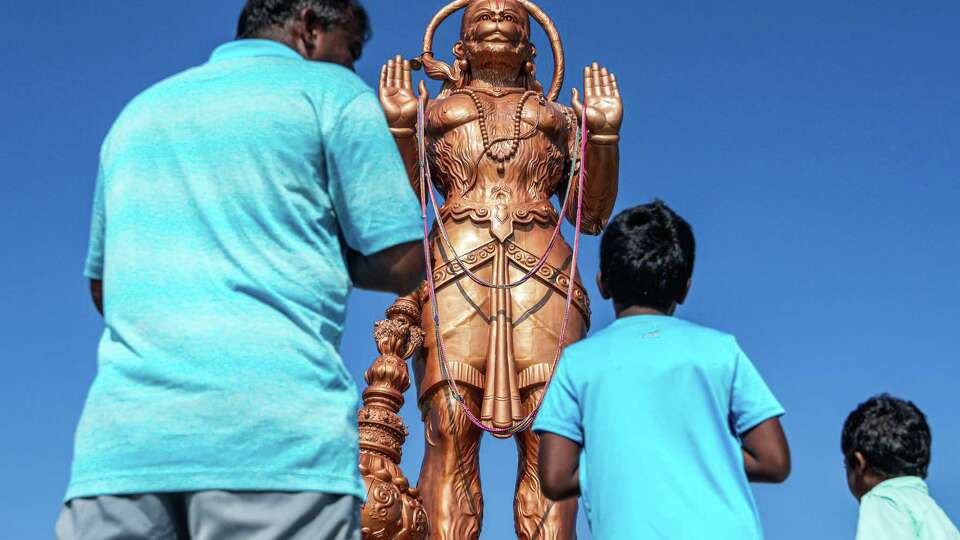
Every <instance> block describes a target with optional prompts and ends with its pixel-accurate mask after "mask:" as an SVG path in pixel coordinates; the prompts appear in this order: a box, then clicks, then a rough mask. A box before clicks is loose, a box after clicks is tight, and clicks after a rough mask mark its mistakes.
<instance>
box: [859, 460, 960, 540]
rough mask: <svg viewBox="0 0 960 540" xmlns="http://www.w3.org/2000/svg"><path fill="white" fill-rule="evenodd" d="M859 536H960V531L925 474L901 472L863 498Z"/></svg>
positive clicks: (931, 539)
mask: <svg viewBox="0 0 960 540" xmlns="http://www.w3.org/2000/svg"><path fill="white" fill-rule="evenodd" d="M856 540H960V531H958V530H957V527H956V525H954V524H953V522H952V521H950V518H949V517H947V514H946V512H944V511H943V509H942V508H940V506H939V505H938V504H937V502H936V501H935V500H933V497H931V496H930V491H929V490H928V489H927V483H926V482H924V481H923V479H922V478H920V477H917V476H901V477H898V478H891V479H889V480H885V481H883V482H881V483H879V484H877V485H876V487H874V488H873V489H871V490H870V491H869V492H868V493H867V494H866V495H864V496H863V497H862V498H861V499H860V519H859V521H858V523H857V538H856Z"/></svg>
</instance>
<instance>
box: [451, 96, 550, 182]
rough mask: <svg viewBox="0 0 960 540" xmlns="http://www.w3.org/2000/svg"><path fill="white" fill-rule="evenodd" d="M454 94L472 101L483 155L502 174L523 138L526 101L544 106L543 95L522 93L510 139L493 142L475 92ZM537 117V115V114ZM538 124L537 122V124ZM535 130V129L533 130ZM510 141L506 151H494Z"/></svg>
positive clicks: (481, 105)
mask: <svg viewBox="0 0 960 540" xmlns="http://www.w3.org/2000/svg"><path fill="white" fill-rule="evenodd" d="M453 93H454V94H464V95H466V96H469V97H470V99H471V100H473V106H474V107H476V109H477V121H478V122H479V124H480V137H481V138H482V140H483V153H484V154H485V155H486V157H487V158H489V159H491V160H493V161H495V162H496V163H497V172H498V173H500V174H501V175H502V174H504V171H505V167H504V164H505V163H506V162H508V161H510V160H511V159H513V158H514V157H515V156H516V155H517V150H519V149H520V141H521V140H522V139H523V138H524V137H523V134H522V133H521V132H520V130H521V128H522V126H523V109H524V107H525V106H526V103H527V100H528V99H530V98H537V101H538V103H539V105H540V107H544V106H546V98H544V97H543V94H540V93H538V92H534V91H532V90H528V91H526V92H524V93H523V96H521V97H520V101H518V102H517V108H516V111H514V113H513V133H512V136H511V137H510V138H506V137H503V138H500V139H495V140H493V141H491V140H490V129H489V128H488V127H487V113H486V111H485V109H484V107H483V102H482V101H480V97H479V96H478V95H477V93H476V92H474V91H473V90H471V89H469V88H463V89H460V90H455V91H454V92H453ZM538 117H539V113H538ZM537 123H538V124H539V121H538V122H537ZM534 129H536V128H534ZM506 141H510V143H511V144H510V147H509V148H508V149H506V150H503V149H500V150H497V149H494V148H493V145H495V144H497V143H500V142H506Z"/></svg>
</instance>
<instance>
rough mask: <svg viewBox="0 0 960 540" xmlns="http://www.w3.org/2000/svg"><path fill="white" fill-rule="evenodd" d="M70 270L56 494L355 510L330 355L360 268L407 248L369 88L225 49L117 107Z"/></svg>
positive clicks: (412, 231)
mask: <svg viewBox="0 0 960 540" xmlns="http://www.w3.org/2000/svg"><path fill="white" fill-rule="evenodd" d="M100 157H101V162H100V174H99V178H98V181H97V190H96V197H95V204H94V212H93V227H92V233H91V240H90V250H89V256H88V259H87V264H86V271H85V273H86V275H87V276H88V277H90V278H93V279H101V278H102V279H103V283H104V308H105V315H106V316H105V326H106V329H105V332H104V334H103V338H102V339H101V341H100V347H99V352H98V365H99V369H98V373H97V377H96V379H95V380H94V382H93V386H92V388H91V390H90V393H89V396H88V398H87V403H86V406H85V408H84V412H83V416H82V418H81V420H80V424H79V427H78V429H77V435H76V450H75V457H74V463H73V472H72V477H71V481H70V486H69V488H68V491H67V494H66V498H67V499H71V498H74V497H85V496H97V495H106V494H125V493H143V492H169V491H197V490H211V489H222V490H267V491H322V492H331V493H343V494H353V495H356V496H358V497H362V496H364V489H363V482H362V481H361V479H360V476H359V473H358V471H357V460H358V435H357V422H356V407H357V400H358V393H357V389H356V386H355V384H354V381H353V379H352V377H351V376H350V374H349V373H348V372H347V370H346V368H345V366H344V365H343V362H342V360H341V358H340V355H339V354H338V352H337V349H338V347H339V344H340V336H341V331H342V329H343V324H344V319H345V316H346V313H345V308H346V302H347V296H348V294H349V292H350V289H351V282H350V278H349V274H348V271H347V266H346V263H345V257H346V249H347V248H348V247H349V248H351V249H354V250H356V251H358V252H360V253H363V254H371V253H375V252H378V251H381V250H383V249H385V248H388V247H391V246H394V245H397V244H400V243H404V242H409V241H413V240H417V239H420V238H422V234H423V233H422V230H423V229H422V225H421V222H420V210H419V205H418V204H417V202H416V197H415V195H414V194H413V191H412V190H411V189H410V186H409V182H408V180H407V174H406V171H405V169H404V166H403V163H402V161H401V159H400V156H399V153H398V151H397V147H396V143H395V142H394V140H393V138H392V136H391V135H390V133H389V130H388V129H387V125H386V121H385V119H384V115H383V110H382V109H381V107H380V105H379V103H378V101H377V98H376V96H375V95H374V93H373V91H372V89H371V88H370V87H369V86H367V85H366V84H365V83H364V82H363V81H362V80H361V79H360V78H359V77H357V76H356V75H355V74H354V73H352V72H351V71H349V70H347V69H345V68H343V67H340V66H337V65H334V64H324V63H316V62H308V61H306V60H304V59H303V58H301V57H300V56H299V55H298V54H297V53H296V52H295V51H293V50H292V49H290V48H288V47H286V46H284V45H282V44H280V43H277V42H273V41H265V40H241V41H236V42H231V43H228V44H226V45H223V46H221V47H220V48H218V49H217V50H216V51H215V52H214V54H213V56H212V57H211V59H210V61H209V62H208V63H206V64H204V65H201V66H199V67H196V68H194V69H190V70H188V71H186V72H183V73H181V74H179V75H176V76H174V77H171V78H169V79H167V80H165V81H163V82H160V83H159V84H157V85H155V86H153V87H152V88H150V89H148V90H146V91H145V92H144V93H142V94H141V95H140V96H138V97H137V98H135V99H134V100H133V101H132V102H131V103H130V104H129V105H128V106H127V107H126V109H125V110H124V111H123V113H122V114H121V115H120V117H119V118H118V119H117V121H116V122H115V124H114V125H113V127H112V128H111V130H110V133H109V134H108V136H107V138H106V140H105V142H104V144H103V149H102V151H101V156H100Z"/></svg>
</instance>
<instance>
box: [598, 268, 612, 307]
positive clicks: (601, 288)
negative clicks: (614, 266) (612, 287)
mask: <svg viewBox="0 0 960 540" xmlns="http://www.w3.org/2000/svg"><path fill="white" fill-rule="evenodd" d="M597 289H598V290H599V291H600V297H601V298H603V299H604V300H609V299H610V291H608V290H607V286H606V285H605V284H604V282H603V272H597Z"/></svg>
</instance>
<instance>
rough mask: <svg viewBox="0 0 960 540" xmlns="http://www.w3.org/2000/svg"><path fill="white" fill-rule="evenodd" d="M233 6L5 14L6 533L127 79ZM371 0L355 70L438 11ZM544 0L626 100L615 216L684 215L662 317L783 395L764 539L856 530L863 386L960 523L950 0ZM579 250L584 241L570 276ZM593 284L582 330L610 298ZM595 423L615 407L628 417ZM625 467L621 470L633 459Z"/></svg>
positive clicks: (30, 7)
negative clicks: (686, 259) (854, 454)
mask: <svg viewBox="0 0 960 540" xmlns="http://www.w3.org/2000/svg"><path fill="white" fill-rule="evenodd" d="M241 3H242V2H241V0H203V1H201V2H198V1H195V0H190V1H188V0H169V1H166V2H142V1H130V0H97V1H93V0H80V1H71V2H67V1H62V0H53V1H46V2H16V3H10V2H8V3H7V4H6V5H7V8H6V9H5V10H4V16H3V17H2V18H0V40H2V46H0V66H3V83H2V84H0V104H2V107H3V113H2V116H0V121H2V125H3V129H2V132H0V137H2V139H0V156H2V164H3V165H2V169H0V170H2V176H3V181H2V182H0V194H2V196H0V216H2V217H3V222H4V224H5V225H4V226H3V227H2V228H0V235H2V244H0V245H2V246H3V249H2V252H0V253H2V255H0V256H2V260H3V264H0V297H3V298H4V299H5V302H4V304H3V307H2V309H0V336H2V341H3V344H4V346H3V353H2V359H0V370H2V372H0V415H2V417H0V418H2V420H0V426H2V431H0V434H2V435H0V437H2V438H0V440H2V441H3V443H2V444H0V478H2V485H3V488H2V490H0V492H2V494H0V498H2V499H0V537H2V538H4V539H11V540H16V539H35V538H48V537H49V536H50V531H51V527H52V525H53V521H54V518H55V516H56V514H57V512H58V507H59V504H60V497H61V496H62V495H63V491H64V488H65V486H66V482H67V476H68V471H69V465H70V458H71V452H72V438H73V432H74V428H75V424H76V421H77V419H78V417H79V415H80V411H81V407H82V404H83V400H84V397H85V394H86V391H87V388H88V385H89V384H90V381H91V380H92V378H93V376H94V373H95V369H96V366H95V355H94V352H95V346H96V342H97V338H98V334H99V332H100V331H101V322H100V319H99V317H98V316H97V315H96V313H95V312H94V310H93V308H92V306H91V305H90V302H89V299H88V296H87V291H86V282H85V281H84V279H83V277H82V275H81V267H82V261H83V256H84V252H85V249H86V241H87V229H88V221H89V217H90V206H91V197H92V191H93V185H94V176H95V172H96V159H97V152H98V148H99V144H100V141H101V139H102V137H103V136H104V134H105V133H106V131H107V129H108V127H109V126H110V123H111V122H112V121H113V119H114V118H115V117H116V115H117V114H118V113H119V111H120V110H121V108H122V107H123V105H124V104H125V103H126V102H127V101H128V100H129V99H130V98H132V97H133V96H134V95H135V94H137V93H138V92H139V91H141V90H143V89H144V88H146V87H147V86H149V85H150V84H152V83H154V82H156V81H158V80H160V79H162V78H164V77H166V76H168V75H171V74H173V73H175V72H177V71H180V70H182V69H184V68H187V67H190V66H192V65H195V64H197V63H200V62H203V61H204V60H205V58H206V57H207V55H208V54H209V52H210V51H211V50H212V49H213V48H214V47H215V46H216V45H217V44H218V43H220V42H222V41H225V40H229V39H230V38H231V37H232V35H233V34H232V31H233V29H234V25H235V20H236V16H237V13H238V12H239V9H240V5H241ZM366 3H367V6H368V8H369V10H370V12H371V14H372V17H373V22H374V30H375V35H374V39H373V41H372V42H371V43H370V44H369V46H368V47H367V50H366V51H365V54H364V57H363V59H362V60H361V61H360V63H359V65H358V70H359V72H360V74H361V75H362V76H363V77H364V78H365V79H366V80H367V81H368V82H371V83H372V82H374V81H375V74H376V73H377V71H378V69H379V64H380V62H381V61H383V60H385V59H386V58H387V57H388V56H389V55H391V54H394V53H396V52H402V53H403V54H405V55H406V56H408V57H409V56H412V55H414V54H416V53H417V52H418V51H419V50H418V44H419V43H420V40H421V36H422V31H423V27H424V26H425V24H426V22H427V21H428V20H429V18H430V16H431V15H432V14H433V13H434V11H435V10H436V9H437V8H438V7H439V6H440V5H441V3H442V2H440V1H432V0H431V1H426V0H416V1H408V2H393V1H388V0H367V2H366ZM542 6H543V7H544V8H545V9H547V10H548V12H549V13H550V14H551V15H552V16H553V17H554V19H555V20H556V22H557V25H558V27H559V29H560V31H561V33H562V35H563V38H564V41H565V44H566V46H567V50H568V56H567V59H568V62H569V64H570V66H571V70H570V71H571V73H573V74H577V73H578V70H579V68H580V67H582V66H583V65H585V64H586V63H588V62H590V61H593V60H599V61H601V62H602V63H603V64H604V65H606V66H609V68H610V69H611V70H613V71H614V72H615V73H616V74H617V76H618V80H619V81H620V85H621V88H622V89H623V98H624V101H625V103H626V111H627V113H626V120H625V126H624V132H623V142H622V145H623V146H622V149H623V150H622V153H623V162H622V168H621V184H620V199H619V201H618V205H617V206H618V208H623V207H626V206H629V205H633V204H637V203H640V202H646V201H648V200H650V199H651V198H652V197H655V196H656V197H661V198H663V199H665V200H666V201H667V202H668V203H669V204H670V205H672V206H673V207H674V208H675V209H676V210H677V211H678V212H680V213H681V214H682V215H684V216H685V217H686V218H687V219H688V220H689V221H690V222H691V223H692V224H693V226H694V228H695V230H696V233H697V237H698V242H699V248H700V252H699V254H698V258H697V263H698V266H697V269H696V274H695V276H694V289H693V292H692V295H691V297H690V300H689V303H688V305H687V306H685V307H684V308H683V309H682V311H681V312H680V315H682V316H684V317H687V318H690V319H693V320H695V321H697V322H700V323H704V324H707V325H712V326H715V327H718V328H720V329H723V330H726V331H729V332H731V333H734V334H736V335H737V336H738V338H739V340H740V342H741V343H742V345H743V346H744V348H745V349H746V351H747V352H748V353H749V354H750V356H751V357H752V358H753V359H754V361H755V362H756V364H757V365H758V366H759V368H760V370H761V372H762V373H763V375H764V376H765V377H766V379H767V381H768V382H769V384H770V385H771V386H772V388H773V389H774V391H775V392H776V394H777V395H778V396H779V397H780V399H781V400H782V401H783V403H784V404H785V406H786V408H787V409H788V414H787V416H786V417H785V419H784V422H785V425H786V429H787V432H788V435H789V437H790V442H791V444H792V447H793V451H794V456H795V466H794V472H793V476H792V477H791V478H790V480H789V481H788V482H787V483H786V484H785V485H783V486H776V487H758V488H756V490H755V491H756V494H757V499H758V502H759V505H760V509H761V513H762V516H763V521H764V525H765V528H766V531H767V535H768V537H769V538H771V539H774V540H808V539H811V538H831V539H832V538H852V535H853V531H854V526H855V516H856V511H857V509H856V505H855V502H854V500H853V499H852V498H851V497H850V495H849V494H848V493H847V490H846V486H845V483H844V478H843V474H842V469H841V456H840V452H839V448H838V447H839V432H840V427H841V424H842V421H843V419H844V417H845V416H846V414H847V413H848V412H849V411H850V410H851V409H852V408H853V407H854V406H855V405H856V404H857V403H858V402H859V401H862V400H863V399H865V398H866V397H868V396H869V395H871V394H875V393H878V392H881V391H889V392H892V393H894V394H896V395H900V396H904V397H907V398H910V399H913V400H915V401H916V402H917V403H918V404H919V405H920V407H922V408H923V409H924V410H925V411H926V412H927V413H928V415H929V418H930V421H931V423H932V426H933V433H934V448H933V451H934V454H933V456H934V457H933V466H932V468H931V479H930V485H931V488H932V490H933V492H934V494H935V495H936V496H937V497H938V498H939V500H940V503H941V504H942V506H943V507H944V508H945V509H946V510H947V512H948V514H950V515H951V516H952V517H953V518H954V519H957V518H960V489H958V486H960V457H958V456H960V422H958V421H957V405H958V397H957V396H958V391H957V389H958V379H960V362H958V360H960V354H958V343H957V339H956V337H957V336H958V335H960V333H958V330H957V325H958V324H960V307H958V306H960V287H958V285H957V284H956V279H957V274H958V266H960V241H958V239H957V236H956V235H957V234H958V232H960V218H958V217H957V210H958V206H960V127H958V120H960V99H958V95H960V72H958V70H957V59H958V58H960V32H958V28H960V3H958V2H956V0H925V1H923V2H904V1H902V0H875V1H871V2H866V1H856V0H829V1H828V0H810V1H806V2H768V1H760V0H749V1H748V0H735V1H732V2H715V1H706V0H702V1H696V2H695V1H690V0H649V1H647V0H641V1H623V0H621V1H613V0H592V1H590V2H569V1H560V0H543V2H542ZM456 26H457V25H456V24H451V25H449V26H448V27H446V29H445V31H444V32H441V34H440V35H439V36H438V43H437V47H436V49H437V51H440V52H446V51H448V50H449V47H450V46H451V45H452V42H453V30H455V27H456ZM537 44H538V45H539V46H540V51H541V55H540V56H541V63H540V70H539V72H540V74H541V78H543V77H546V76H548V74H549V73H550V70H551V67H552V66H551V65H550V61H549V58H550V55H549V53H548V52H547V48H548V47H547V43H546V41H545V40H544V39H543V37H542V34H541V35H539V38H538V40H537ZM573 84H577V85H580V84H581V82H580V81H579V80H578V77H569V78H568V79H567V88H565V89H564V94H563V98H564V100H568V99H569V88H570V87H571V86H572V85H573ZM597 248H598V243H597V241H596V239H594V238H588V239H587V240H586V242H585V244H584V252H585V256H584V258H583V262H582V264H581V269H582V271H583V272H584V273H586V274H588V275H589V276H588V277H592V274H593V273H594V272H595V271H596V269H597ZM586 281H587V283H591V281H592V279H587V280H586ZM591 292H592V293H593V294H594V299H595V302H594V328H600V327H602V326H604V325H606V324H607V323H608V322H610V320H611V319H612V317H613V313H612V311H611V309H610V307H609V306H608V305H605V304H604V303H603V302H602V301H600V299H599V297H598V296H596V294H595V289H593V288H591ZM389 302H390V298H389V297H387V296H385V295H377V294H367V293H358V294H355V296H354V297H353V299H352V301H351V311H350V318H349V323H348V329H347V333H346V336H345V339H344V347H343V355H344V358H345V361H346V363H347V365H348V366H349V368H350V370H351V372H352V373H353V374H354V375H355V376H357V378H358V380H360V376H361V374H362V372H363V370H364V369H365V368H366V367H367V366H368V365H369V364H370V362H371V361H372V360H373V359H374V357H375V349H374V346H373V342H372V339H371V329H372V325H373V322H374V320H376V319H377V318H379V317H381V316H382V310H383V309H384V308H385V307H386V306H387V305H388V304H389ZM598 368H602V363H601V360H600V359H598ZM407 397H408V399H412V398H413V395H412V392H411V393H410V394H408V396H407ZM404 413H405V418H406V419H407V421H408V422H409V423H410V426H411V437H410V440H409V441H408V444H407V447H406V455H405V459H404V468H405V470H406V472H407V474H408V476H410V477H411V478H416V475H417V472H418V469H419V464H420V459H421V456H422V452H423V442H422V429H421V424H420V422H419V417H418V414H417V412H416V409H415V408H414V407H413V406H412V404H410V403H408V405H407V407H406V408H405V410H404ZM630 413H632V414H642V411H630ZM610 414H614V415H618V416H620V417H622V419H623V422H629V421H630V414H627V411H610ZM650 444H657V441H650ZM623 459H624V466H625V467H626V466H629V464H630V459H631V458H630V455H629V454H625V455H624V458H623ZM514 467H515V457H514V446H513V443H512V442H510V441H506V442H504V441H496V440H492V439H487V440H485V441H484V444H483V449H482V468H483V484H484V490H485V493H486V497H487V511H486V520H485V523H484V532H483V538H485V539H502V538H509V537H510V535H511V534H512V531H513V526H512V517H511V504H512V490H513V485H514V470H515V469H514ZM629 489H643V486H629ZM637 512H638V513H640V512H643V509H642V508H638V509H637ZM581 537H582V538H589V535H588V534H586V533H584V534H582V536H581Z"/></svg>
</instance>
